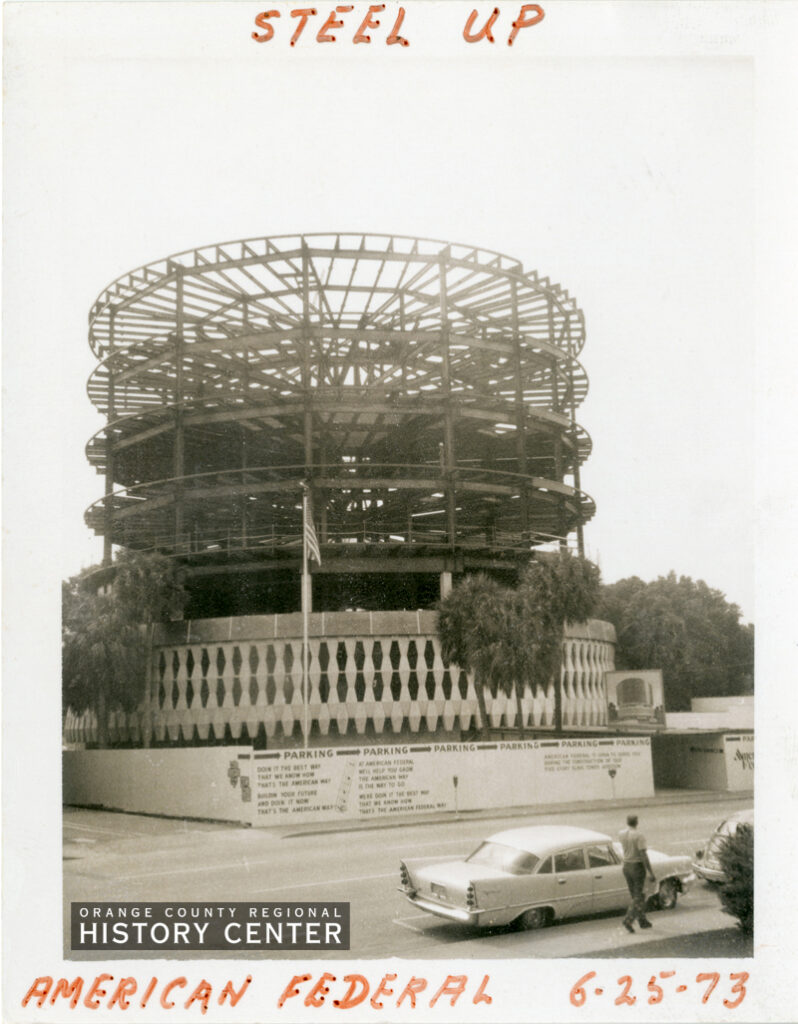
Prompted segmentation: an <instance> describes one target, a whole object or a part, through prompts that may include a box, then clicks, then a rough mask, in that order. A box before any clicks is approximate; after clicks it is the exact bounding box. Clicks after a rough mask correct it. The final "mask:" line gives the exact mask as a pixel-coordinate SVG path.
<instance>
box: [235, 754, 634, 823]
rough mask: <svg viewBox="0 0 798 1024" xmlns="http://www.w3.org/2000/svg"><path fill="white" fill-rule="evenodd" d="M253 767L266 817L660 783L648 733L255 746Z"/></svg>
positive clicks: (298, 819) (283, 819)
mask: <svg viewBox="0 0 798 1024" xmlns="http://www.w3.org/2000/svg"><path fill="white" fill-rule="evenodd" d="M244 770H247V769H245V768H244V766H243V765H242V771H244ZM250 774H251V776H252V778H253V788H254V795H255V799H254V800H253V824H254V825H260V826H264V827H268V826H271V825H286V824H304V823H308V822H321V821H335V820H341V821H345V820H352V819H356V820H368V819H378V818H383V817H387V816H390V815H401V814H419V813H434V812H442V811H453V812H457V811H472V810H481V809H484V808H500V807H525V806H530V805H536V804H554V803H570V802H578V801H583V800H612V799H616V798H624V797H647V796H653V793H654V780H653V773H652V767H651V741H650V739H649V738H648V737H628V738H625V737H624V738H613V739H605V738H602V739H578V740H577V739H575V740H528V741H514V742H506V743H427V744H418V745H413V744H407V745H404V744H401V745H395V746H390V747H380V746H374V747H356V748H336V747H323V748H315V749H311V750H282V751H274V752H265V753H261V752H255V753H253V755H252V768H251V770H250Z"/></svg>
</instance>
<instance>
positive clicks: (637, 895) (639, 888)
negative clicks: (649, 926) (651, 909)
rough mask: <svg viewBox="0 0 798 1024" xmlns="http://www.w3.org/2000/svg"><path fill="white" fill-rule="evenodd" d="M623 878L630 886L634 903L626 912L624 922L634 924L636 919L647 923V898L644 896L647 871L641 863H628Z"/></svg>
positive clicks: (624, 868) (624, 867) (625, 865)
mask: <svg viewBox="0 0 798 1024" xmlns="http://www.w3.org/2000/svg"><path fill="white" fill-rule="evenodd" d="M623 877H624V878H625V879H626V884H627V885H628V886H629V892H630V893H631V896H632V902H631V903H630V905H629V909H628V910H627V911H626V917H624V922H628V923H629V924H632V923H633V922H634V921H635V919H636V920H638V921H639V922H640V924H643V923H644V922H646V923H647V918H646V898H645V896H644V895H643V883H644V882H645V880H646V869H645V867H644V866H643V864H642V863H641V862H640V861H627V863H625V864H624V866H623Z"/></svg>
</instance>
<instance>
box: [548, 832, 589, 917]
mask: <svg viewBox="0 0 798 1024" xmlns="http://www.w3.org/2000/svg"><path fill="white" fill-rule="evenodd" d="M554 891H555V899H556V901H557V902H556V904H555V906H556V909H557V915H558V916H559V917H574V916H577V915H580V914H589V913H590V912H591V910H592V909H593V877H592V872H591V871H589V870H588V868H587V863H586V861H585V851H584V848H583V847H581V846H575V847H572V848H569V849H567V850H560V852H559V853H555V854H554Z"/></svg>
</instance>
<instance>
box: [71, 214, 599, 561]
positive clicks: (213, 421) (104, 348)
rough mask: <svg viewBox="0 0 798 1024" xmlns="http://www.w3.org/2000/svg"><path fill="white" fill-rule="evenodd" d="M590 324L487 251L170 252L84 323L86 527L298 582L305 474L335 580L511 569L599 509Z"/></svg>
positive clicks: (331, 243)
mask: <svg viewBox="0 0 798 1024" xmlns="http://www.w3.org/2000/svg"><path fill="white" fill-rule="evenodd" d="M584 339H585V331H584V317H583V314H582V311H581V310H580V309H579V307H578V306H577V304H576V302H575V301H574V299H572V298H571V297H570V296H569V295H568V293H567V292H566V291H564V290H563V289H562V288H561V287H560V286H559V285H557V284H552V283H551V282H550V281H549V280H548V279H547V278H544V277H540V276H539V275H538V274H537V273H535V272H531V273H530V272H526V271H524V269H523V268H522V266H521V264H520V263H519V262H518V261H517V260H514V259H511V258H509V257H507V256H504V255H501V254H499V253H495V252H489V251H486V250H484V249H478V248H471V247H468V246H463V245H454V244H448V243H444V242H439V241H432V240H425V239H415V238H406V237H401V236H387V235H353V234H327V235H315V234H314V235H304V236H301V235H293V236H283V237H274V238H255V239H246V240H243V241H236V242H228V243H224V244H219V245H213V246H210V247H207V248H202V249H194V250H191V251H189V252H184V253H180V254H178V255H174V256H170V257H168V258H167V259H164V260H161V261H159V262H156V263H152V264H149V265H147V266H145V267H141V268H139V269H138V270H135V271H133V272H131V273H130V274H127V275H125V276H124V277H121V278H119V279H118V280H117V281H114V282H113V283H112V284H111V285H109V287H108V288H106V289H105V291H103V292H102V294H101V295H100V296H99V297H98V299H97V301H96V302H95V303H94V305H93V306H92V308H91V312H90V317H89V341H90V344H91V347H92V350H93V352H94V353H95V355H96V356H97V358H98V365H97V367H96V368H95V370H94V372H93V373H92V375H91V377H90V379H89V382H88V392H89V396H90V398H91V401H92V402H93V403H94V405H95V406H96V407H97V409H99V410H100V412H102V413H103V415H104V416H105V418H106V423H105V426H104V427H103V429H102V430H100V431H99V432H98V433H97V434H96V435H95V436H94V437H92V438H91V440H90V441H89V443H88V446H87V455H88V458H89V461H90V462H91V464H92V465H93V466H95V467H96V469H97V471H98V472H100V473H102V474H104V476H105V494H104V496H103V497H102V498H100V499H99V500H98V501H97V502H95V503H94V504H93V505H92V506H91V507H90V508H89V509H88V510H87V513H86V521H87V523H88V525H89V526H90V527H91V528H93V529H94V530H95V532H97V533H98V534H102V535H103V536H104V538H105V553H106V559H107V560H110V555H111V546H112V544H117V545H124V546H126V547H131V548H138V549H157V550H159V551H162V552H167V553H170V554H173V555H176V556H180V557H181V559H182V561H183V562H184V564H185V565H186V567H187V569H188V571H189V572H190V573H191V572H194V573H199V574H201V573H203V572H205V573H207V574H213V573H219V572H222V571H229V568H230V566H236V565H237V566H239V567H244V566H256V567H260V568H267V567H268V566H270V565H279V566H282V567H289V568H292V571H294V572H295V571H296V570H297V569H298V565H299V558H300V550H301V548H300V546H299V540H300V538H301V484H302V481H304V480H307V481H309V482H310V485H311V488H312V496H313V504H314V510H315V522H316V530H317V533H318V536H319V541H320V543H321V547H322V570H323V571H325V572H332V571H335V572H340V573H347V572H354V573H359V572H363V571H367V572H369V571H370V572H377V573H380V572H383V573H384V572H400V571H401V572H421V571H426V572H436V571H447V570H448V571H455V572H456V571H468V569H469V567H479V568H487V569H492V568H501V567H502V566H504V567H508V566H513V565H518V564H519V560H522V559H523V560H525V559H526V558H527V557H528V556H529V554H530V552H531V551H532V550H533V549H534V548H535V547H537V546H540V545H542V544H546V543H551V542H555V543H557V542H561V543H564V542H566V541H567V540H568V538H569V535H570V534H572V533H574V532H575V533H576V537H577V542H578V546H579V547H580V549H581V546H582V539H581V530H582V525H583V524H584V523H585V522H586V521H587V520H588V519H589V518H590V517H591V516H592V515H593V512H594V504H593V501H592V499H591V498H590V497H589V496H587V495H586V494H584V493H583V492H582V491H581V488H580V481H579V473H580V465H581V464H582V463H583V461H584V460H585V459H586V458H587V456H588V455H589V453H590V439H589V437H588V435H587V433H586V432H585V431H584V430H583V429H582V427H580V426H579V425H578V424H577V422H576V410H577V408H578V407H579V404H580V403H581V401H582V400H583V398H584V396H585V394H586V392H587V386H588V382H587V376H586V374H585V372H584V370H583V368H582V366H581V364H580V363H579V361H578V355H579V353H580V351H581V349H582V346H583V344H584Z"/></svg>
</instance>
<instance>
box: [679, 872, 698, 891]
mask: <svg viewBox="0 0 798 1024" xmlns="http://www.w3.org/2000/svg"><path fill="white" fill-rule="evenodd" d="M679 881H680V882H681V883H682V892H689V890H690V889H692V887H693V886H694V885H695V883H696V881H697V879H696V876H695V872H694V871H691V872H690V874H689V875H680V876H679Z"/></svg>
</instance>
